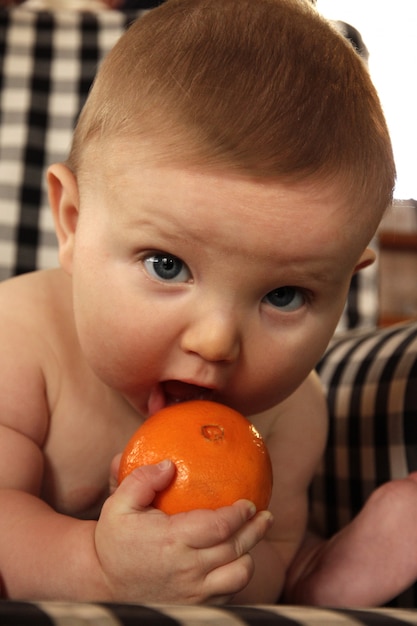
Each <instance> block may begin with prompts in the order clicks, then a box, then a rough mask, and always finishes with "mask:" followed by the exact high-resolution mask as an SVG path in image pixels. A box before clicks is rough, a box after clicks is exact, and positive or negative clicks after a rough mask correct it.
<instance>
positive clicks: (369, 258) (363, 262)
mask: <svg viewBox="0 0 417 626" xmlns="http://www.w3.org/2000/svg"><path fill="white" fill-rule="evenodd" d="M375 259H376V254H375V252H374V251H373V250H371V248H366V249H365V250H364V251H363V252H362V254H361V256H360V258H359V261H358V262H357V264H356V265H355V269H354V270H353V273H354V274H356V272H360V270H363V269H365V267H368V266H369V265H372V263H374V262H375Z"/></svg>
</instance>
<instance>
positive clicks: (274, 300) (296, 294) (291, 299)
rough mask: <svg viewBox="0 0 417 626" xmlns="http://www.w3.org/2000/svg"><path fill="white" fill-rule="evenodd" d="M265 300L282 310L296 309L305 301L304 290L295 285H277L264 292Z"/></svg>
mask: <svg viewBox="0 0 417 626" xmlns="http://www.w3.org/2000/svg"><path fill="white" fill-rule="evenodd" d="M264 300H265V302H267V303H268V304H270V305H271V306H273V307H275V308H277V309H280V310H282V311H288V312H291V311H296V310H297V309H300V308H301V307H302V306H303V305H304V304H305V301H306V297H305V294H304V292H303V291H302V290H301V289H298V288H297V287H278V289H274V290H273V291H270V292H269V293H267V294H266V296H265V298H264Z"/></svg>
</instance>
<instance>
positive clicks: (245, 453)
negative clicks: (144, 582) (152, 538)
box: [118, 400, 272, 515]
mask: <svg viewBox="0 0 417 626" xmlns="http://www.w3.org/2000/svg"><path fill="white" fill-rule="evenodd" d="M164 459H170V460H171V461H173V463H174V464H175V466H176V474H175V477H174V479H173V481H172V482H171V484H170V485H169V486H168V487H167V488H166V489H165V490H164V491H161V492H159V493H157V494H156V497H155V499H154V501H153V503H152V504H153V506H155V507H156V508H158V509H160V510H162V511H164V512H165V513H168V514H169V515H172V514H174V513H180V512H184V511H191V510H193V509H216V508H218V507H221V506H227V505H230V504H233V502H236V500H239V499H241V498H245V499H247V500H251V501H252V502H253V503H254V504H255V506H256V508H257V510H258V511H260V510H263V509H266V508H267V506H268V504H269V501H270V498H271V493H272V466H271V460H270V457H269V453H268V449H267V447H266V445H265V443H264V441H263V439H262V437H261V435H260V434H259V433H258V431H257V430H256V429H255V427H254V426H253V425H252V424H251V423H250V422H249V421H248V420H247V419H246V418H245V417H243V415H241V414H240V413H238V412H237V411H235V410H233V409H231V408H229V407H227V406H224V405H222V404H218V403H216V402H209V401H206V400H190V401H187V402H183V403H180V404H174V405H172V406H169V407H165V408H164V409H162V410H160V411H158V412H157V413H155V414H154V415H153V416H152V417H150V418H148V419H147V420H146V421H145V422H144V423H143V424H142V426H140V428H138V430H137V431H136V432H135V433H134V434H133V436H132V437H131V439H130V441H129V442H128V444H127V446H126V448H125V450H124V452H123V455H122V459H121V462H120V468H119V477H118V480H119V484H120V483H121V481H122V480H123V479H124V478H125V477H126V476H127V475H128V474H129V473H130V472H131V471H132V470H133V469H134V468H135V467H139V466H141V465H151V464H153V463H159V462H160V461H163V460H164Z"/></svg>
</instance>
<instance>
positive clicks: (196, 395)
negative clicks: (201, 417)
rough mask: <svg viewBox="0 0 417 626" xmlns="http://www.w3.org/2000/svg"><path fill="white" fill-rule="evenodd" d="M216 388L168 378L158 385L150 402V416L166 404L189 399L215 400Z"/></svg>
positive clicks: (169, 404)
mask: <svg viewBox="0 0 417 626" xmlns="http://www.w3.org/2000/svg"><path fill="white" fill-rule="evenodd" d="M213 399H214V390H213V389H210V388H208V387H200V386H199V385H194V384H191V383H185V382H182V381H181V380H167V381H165V382H163V383H160V384H159V385H157V388H156V389H155V390H154V391H153V392H152V393H151V396H150V398H149V402H148V413H149V416H151V415H153V414H154V413H156V412H157V411H160V410H161V409H163V408H164V407H166V406H171V405H173V404H178V403H179V402H187V401H189V400H213Z"/></svg>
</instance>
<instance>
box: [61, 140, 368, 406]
mask: <svg viewBox="0 0 417 626" xmlns="http://www.w3.org/2000/svg"><path fill="white" fill-rule="evenodd" d="M112 157H113V161H114V163H117V165H114V164H113V165H112V164H111V163H107V164H105V163H101V162H99V163H98V164H96V165H95V168H96V169H95V171H94V174H93V175H92V177H91V180H89V182H88V184H84V185H81V192H80V197H81V201H80V217H79V220H78V224H77V230H76V238H75V249H74V257H73V264H72V273H73V283H74V297H75V315H76V321H77V326H78V331H79V335H80V341H81V345H82V347H83V349H84V352H85V354H86V357H87V359H88V361H89V362H90V364H91V366H92V367H93V368H94V370H95V371H96V373H97V374H98V375H99V376H100V377H101V378H102V379H103V380H104V381H105V382H106V383H107V384H108V385H110V386H111V387H112V388H114V389H116V390H118V391H120V392H121V393H122V394H123V395H124V396H125V397H126V398H127V399H128V400H129V401H130V402H131V403H132V404H133V406H135V407H136V409H137V410H138V411H139V412H141V413H142V414H143V415H145V416H147V415H149V414H152V413H153V412H155V411H156V410H158V409H159V408H161V407H162V406H164V405H166V404H169V403H172V402H176V401H180V400H184V399H191V398H195V397H199V398H210V399H214V400H217V401H219V402H223V403H225V404H228V405H230V406H232V407H234V408H235V409H237V410H239V411H241V412H243V413H244V414H246V415H250V414H253V413H256V412H259V411H261V410H264V409H266V408H268V407H270V406H272V405H273V404H275V403H277V402H279V401H281V400H283V399H284V398H285V397H286V396H288V395H289V394H290V393H291V392H292V391H293V390H294V389H295V388H296V387H297V386H298V385H299V384H300V383H301V382H302V381H303V380H304V378H305V377H306V376H307V374H308V373H309V372H310V370H311V369H312V368H313V367H314V365H315V364H316V362H317V361H318V359H319V358H320V356H321V354H322V353H323V351H324V349H325V348H326V345H327V343H328V341H329V339H330V338H331V336H332V333H333V331H334V328H335V326H336V324H337V321H338V318H339V316H340V313H341V311H342V308H343V304H344V300H345V297H346V293H347V290H348V286H349V281H350V277H351V275H352V272H353V271H354V268H355V265H356V264H357V262H358V260H359V257H360V255H361V252H362V250H363V247H364V242H362V243H361V242H360V237H359V236H358V233H357V232H356V228H355V225H354V222H355V220H353V219H352V211H350V210H349V209H348V208H346V207H345V206H344V205H343V198H341V197H340V196H342V194H336V193H335V192H333V193H332V192H331V191H330V190H323V189H319V188H318V187H317V186H316V187H314V186H309V187H308V186H307V185H301V184H299V185H294V186H291V187H290V186H288V185H285V184H282V183H277V182H268V183H265V182H259V181H256V180H252V179H249V178H243V177H240V178H239V177H237V176H235V175H228V174H227V173H213V172H210V173H204V172H202V171H194V170H192V169H186V168H182V167H174V166H173V167H167V166H158V165H157V164H155V163H153V162H152V160H148V161H146V159H141V158H139V157H138V156H137V154H136V153H135V152H134V150H133V149H132V150H129V149H126V147H124V148H123V150H119V151H116V153H115V154H114V153H113V154H112ZM116 157H117V158H116ZM109 161H110V159H109Z"/></svg>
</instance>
